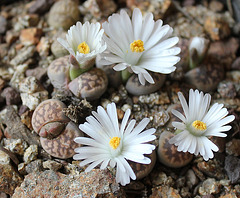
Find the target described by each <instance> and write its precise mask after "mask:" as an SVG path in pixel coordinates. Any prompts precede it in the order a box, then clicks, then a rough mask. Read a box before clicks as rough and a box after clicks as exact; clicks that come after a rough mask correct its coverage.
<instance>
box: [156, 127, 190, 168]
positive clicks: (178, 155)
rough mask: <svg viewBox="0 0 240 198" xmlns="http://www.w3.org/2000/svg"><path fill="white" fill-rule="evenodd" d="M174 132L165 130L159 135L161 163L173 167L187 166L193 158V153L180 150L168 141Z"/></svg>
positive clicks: (159, 157)
mask: <svg viewBox="0 0 240 198" xmlns="http://www.w3.org/2000/svg"><path fill="white" fill-rule="evenodd" d="M173 136H174V134H172V133H170V132H168V131H164V132H163V133H161V135H160V137H159V146H158V151H157V153H158V159H159V161H160V162H161V163H163V164H164V165H166V166H169V167H172V168H180V167H183V166H186V165H187V164H188V163H190V162H191V161H192V159H193V155H192V154H190V153H188V152H185V153H184V152H178V151H177V147H176V146H175V145H173V144H170V143H169V142H168V141H169V140H170V139H171V138H172V137H173Z"/></svg>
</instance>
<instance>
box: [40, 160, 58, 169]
mask: <svg viewBox="0 0 240 198" xmlns="http://www.w3.org/2000/svg"><path fill="white" fill-rule="evenodd" d="M43 168H45V169H49V170H53V171H58V170H59V169H60V168H62V164H61V163H59V162H56V161H54V160H47V161H45V162H43Z"/></svg>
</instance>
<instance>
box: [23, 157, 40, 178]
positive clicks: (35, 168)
mask: <svg viewBox="0 0 240 198" xmlns="http://www.w3.org/2000/svg"><path fill="white" fill-rule="evenodd" d="M25 169H26V172H27V173H28V174H29V173H33V172H34V173H36V172H40V171H42V170H43V165H42V160H41V159H37V160H34V161H32V162H29V163H28V164H27V166H26V168H25Z"/></svg>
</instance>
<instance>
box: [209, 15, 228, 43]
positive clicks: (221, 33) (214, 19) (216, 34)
mask: <svg viewBox="0 0 240 198" xmlns="http://www.w3.org/2000/svg"><path fill="white" fill-rule="evenodd" d="M204 29H205V30H206V32H207V33H208V34H209V35H210V38H211V39H212V40H214V41H218V40H221V39H224V38H227V37H228V36H229V35H230V33H231V31H230V28H229V25H228V23H227V22H226V21H225V20H224V19H223V18H222V17H218V16H217V15H212V16H208V17H207V18H206V19H205V22H204Z"/></svg>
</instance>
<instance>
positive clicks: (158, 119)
mask: <svg viewBox="0 0 240 198" xmlns="http://www.w3.org/2000/svg"><path fill="white" fill-rule="evenodd" d="M169 118H170V116H169V114H168V113H167V112H166V111H164V110H162V111H157V112H156V113H153V126H154V127H156V128H157V127H159V126H164V125H165V124H166V123H167V122H168V120H169Z"/></svg>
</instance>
